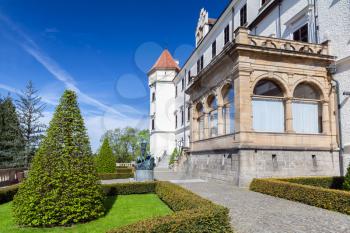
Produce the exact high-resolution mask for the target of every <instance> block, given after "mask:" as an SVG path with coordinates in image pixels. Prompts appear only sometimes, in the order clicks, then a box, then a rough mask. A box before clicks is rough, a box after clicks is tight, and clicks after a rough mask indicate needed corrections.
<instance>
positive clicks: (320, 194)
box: [250, 178, 350, 214]
mask: <svg viewBox="0 0 350 233" xmlns="http://www.w3.org/2000/svg"><path fill="white" fill-rule="evenodd" d="M305 179H307V178H297V179H292V180H293V181H294V182H293V183H292V182H290V180H291V179H273V178H270V179H254V180H253V181H252V183H251V184H250V190H252V191H255V192H260V193H264V194H268V195H271V196H275V197H280V198H284V199H287V200H292V201H298V202H302V203H304V204H307V205H312V206H316V207H320V208H324V209H328V210H333V211H338V212H340V213H344V214H350V192H348V191H342V190H335V189H330V188H323V187H317V186H311V185H304V184H298V183H296V181H297V182H303V183H307V182H306V181H305ZM311 179H314V180H312V181H310V182H309V183H312V184H315V183H317V184H319V186H320V185H326V183H327V179H326V180H324V181H321V180H318V179H317V178H311ZM319 179H321V178H319ZM316 181H317V182H316ZM328 181H329V180H328ZM328 184H330V183H329V182H328Z"/></svg>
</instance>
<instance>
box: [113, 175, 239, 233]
mask: <svg viewBox="0 0 350 233" xmlns="http://www.w3.org/2000/svg"><path fill="white" fill-rule="evenodd" d="M154 191H155V192H156V194H157V195H158V196H159V198H160V199H162V200H163V201H164V202H165V203H166V204H167V205H168V206H169V207H170V208H171V209H172V210H174V211H175V213H174V214H171V215H167V216H164V217H159V218H154V219H150V220H144V221H141V222H137V223H135V224H131V225H127V226H124V227H122V228H116V229H112V230H110V231H109V233H141V232H142V233H148V232H149V233H151V232H152V233H175V232H191V233H203V232H208V233H209V232H217V233H231V232H233V231H232V229H231V226H230V222H229V214H228V213H229V211H228V209H227V208H224V207H222V206H219V205H216V204H214V203H212V202H211V201H208V200H206V199H203V198H202V197H200V196H198V195H196V194H194V193H192V192H190V191H188V190H186V189H183V188H181V187H179V186H177V185H174V184H171V183H169V182H156V183H155V190H154Z"/></svg>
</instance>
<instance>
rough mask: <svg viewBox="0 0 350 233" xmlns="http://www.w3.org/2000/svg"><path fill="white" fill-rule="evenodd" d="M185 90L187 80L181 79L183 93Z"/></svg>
mask: <svg viewBox="0 0 350 233" xmlns="http://www.w3.org/2000/svg"><path fill="white" fill-rule="evenodd" d="M184 88H185V79H184V78H183V79H181V91H183V90H184Z"/></svg>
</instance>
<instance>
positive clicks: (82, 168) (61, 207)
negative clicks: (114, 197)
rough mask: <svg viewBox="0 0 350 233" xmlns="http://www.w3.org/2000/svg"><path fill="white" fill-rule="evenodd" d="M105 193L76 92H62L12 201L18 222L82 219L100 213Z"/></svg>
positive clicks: (32, 223)
mask: <svg viewBox="0 0 350 233" xmlns="http://www.w3.org/2000/svg"><path fill="white" fill-rule="evenodd" d="M103 198H104V197H103V192H102V188H101V184H100V181H99V178H98V176H97V171H96V167H95V166H94V162H93V158H92V153H91V148H90V143H89V138H88V136H87V133H86V129H85V126H84V121H83V118H82V116H81V113H80V110H79V107H78V104H77V100H76V94H75V93H74V92H73V91H69V90H68V91H65V93H64V94H63V96H62V97H61V99H60V104H59V105H58V106H57V108H56V111H55V113H54V116H53V118H52V120H51V122H50V125H49V128H48V130H47V135H46V136H45V137H44V139H43V141H42V142H41V144H40V147H39V149H38V151H37V152H36V154H35V156H34V159H33V162H32V165H31V169H30V171H29V176H28V178H27V179H25V180H24V182H23V183H22V184H21V185H20V187H19V190H18V193H17V194H16V196H15V198H14V201H13V211H14V216H15V219H16V222H17V223H18V224H19V225H21V226H46V227H49V226H56V225H71V224H74V223H79V222H86V221H89V220H92V219H96V218H98V217H100V216H102V215H103V213H104V207H103Z"/></svg>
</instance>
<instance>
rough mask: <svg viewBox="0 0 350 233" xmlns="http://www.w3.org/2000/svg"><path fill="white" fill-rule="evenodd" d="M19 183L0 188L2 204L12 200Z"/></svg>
mask: <svg viewBox="0 0 350 233" xmlns="http://www.w3.org/2000/svg"><path fill="white" fill-rule="evenodd" d="M18 187H19V184H14V185H11V186H8V187H4V188H0V204H2V203H6V202H9V201H12V199H13V197H14V196H15V194H16V193H17V190H18Z"/></svg>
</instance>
